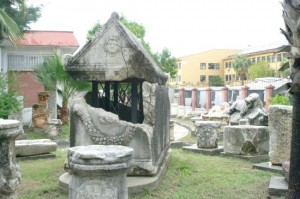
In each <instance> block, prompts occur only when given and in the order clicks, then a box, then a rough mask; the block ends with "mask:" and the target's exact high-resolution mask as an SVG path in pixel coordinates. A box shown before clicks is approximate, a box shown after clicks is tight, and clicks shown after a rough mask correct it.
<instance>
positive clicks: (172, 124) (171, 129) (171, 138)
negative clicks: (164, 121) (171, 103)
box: [169, 120, 175, 141]
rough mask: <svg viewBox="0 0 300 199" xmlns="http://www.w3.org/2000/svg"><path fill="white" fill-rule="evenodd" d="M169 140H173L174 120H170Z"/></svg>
mask: <svg viewBox="0 0 300 199" xmlns="http://www.w3.org/2000/svg"><path fill="white" fill-rule="evenodd" d="M169 125H170V141H174V140H175V136H174V121H173V120H170V124H169Z"/></svg>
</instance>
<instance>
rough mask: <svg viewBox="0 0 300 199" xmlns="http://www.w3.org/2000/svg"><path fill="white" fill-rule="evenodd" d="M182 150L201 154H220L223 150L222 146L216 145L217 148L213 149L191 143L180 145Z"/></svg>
mask: <svg viewBox="0 0 300 199" xmlns="http://www.w3.org/2000/svg"><path fill="white" fill-rule="evenodd" d="M182 149H183V150H186V151H192V152H195V153H201V154H203V155H211V156H213V155H220V153H221V152H223V146H218V148H214V149H204V148H198V147H197V145H196V144H193V145H192V146H184V147H182Z"/></svg>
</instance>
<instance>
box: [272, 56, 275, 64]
mask: <svg viewBox="0 0 300 199" xmlns="http://www.w3.org/2000/svg"><path fill="white" fill-rule="evenodd" d="M271 63H275V55H272V56H271Z"/></svg>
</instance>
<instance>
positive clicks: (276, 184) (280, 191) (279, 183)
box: [269, 176, 288, 196]
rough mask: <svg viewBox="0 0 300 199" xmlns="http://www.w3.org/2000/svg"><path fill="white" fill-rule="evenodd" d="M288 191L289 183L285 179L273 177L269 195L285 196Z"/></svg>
mask: <svg viewBox="0 0 300 199" xmlns="http://www.w3.org/2000/svg"><path fill="white" fill-rule="evenodd" d="M287 191H288V183H287V182H286V180H285V178H284V177H279V176H272V177H271V179H270V183H269V194H270V195H272V196H283V195H285V194H286V193H287Z"/></svg>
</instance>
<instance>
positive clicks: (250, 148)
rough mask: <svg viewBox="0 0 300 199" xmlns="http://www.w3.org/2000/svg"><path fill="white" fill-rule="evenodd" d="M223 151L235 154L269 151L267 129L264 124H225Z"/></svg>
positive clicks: (256, 153)
mask: <svg viewBox="0 0 300 199" xmlns="http://www.w3.org/2000/svg"><path fill="white" fill-rule="evenodd" d="M223 145H224V152H225V153H231V154H236V155H260V154H267V153H268V151H269V131H268V127H266V126H252V125H238V126H225V128H224V140H223Z"/></svg>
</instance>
